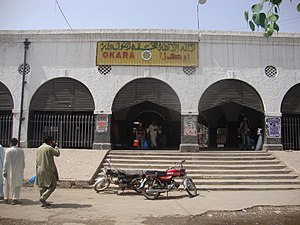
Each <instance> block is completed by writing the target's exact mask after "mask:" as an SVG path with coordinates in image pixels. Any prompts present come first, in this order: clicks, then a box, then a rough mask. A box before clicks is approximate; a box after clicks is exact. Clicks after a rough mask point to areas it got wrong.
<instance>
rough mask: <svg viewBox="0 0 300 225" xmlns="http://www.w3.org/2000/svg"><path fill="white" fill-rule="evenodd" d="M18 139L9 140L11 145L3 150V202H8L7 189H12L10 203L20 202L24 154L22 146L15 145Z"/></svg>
mask: <svg viewBox="0 0 300 225" xmlns="http://www.w3.org/2000/svg"><path fill="white" fill-rule="evenodd" d="M17 144H18V139H16V138H13V139H11V141H10V145H11V147H10V148H8V149H7V150H6V151H5V156H4V164H3V177H4V203H6V204H8V199H9V191H10V190H11V191H12V202H11V204H12V205H17V204H21V202H20V201H19V198H20V191H21V186H22V184H23V178H24V168H25V156H24V151H23V149H22V148H19V147H17Z"/></svg>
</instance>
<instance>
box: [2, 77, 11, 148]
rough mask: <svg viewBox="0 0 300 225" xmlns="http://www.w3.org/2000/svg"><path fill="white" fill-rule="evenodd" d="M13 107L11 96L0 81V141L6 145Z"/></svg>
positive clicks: (9, 136) (9, 134) (9, 133)
mask: <svg viewBox="0 0 300 225" xmlns="http://www.w3.org/2000/svg"><path fill="white" fill-rule="evenodd" d="M13 108H14V104H13V98H12V95H11V93H10V91H9V90H8V88H7V87H6V86H5V85H4V84H3V83H1V82H0V143H1V145H2V146H5V147H8V146H9V142H10V140H11V138H12V125H13V116H12V110H13Z"/></svg>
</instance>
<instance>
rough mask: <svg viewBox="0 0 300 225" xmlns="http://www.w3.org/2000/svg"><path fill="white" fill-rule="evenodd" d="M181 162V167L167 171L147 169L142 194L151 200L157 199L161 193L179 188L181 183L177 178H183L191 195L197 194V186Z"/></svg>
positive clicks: (184, 184)
mask: <svg viewBox="0 0 300 225" xmlns="http://www.w3.org/2000/svg"><path fill="white" fill-rule="evenodd" d="M184 162H185V160H183V161H181V162H180V163H179V167H178V166H177V167H170V168H169V169H167V171H157V170H147V171H144V174H143V180H142V181H141V185H140V187H139V188H140V189H142V194H143V195H144V196H145V197H146V198H147V199H150V200H154V199H157V198H158V196H159V195H160V193H164V192H167V193H168V192H169V191H174V190H178V188H179V186H180V184H179V183H178V182H176V181H175V178H178V177H179V178H182V184H183V188H184V190H186V192H187V193H188V194H189V196H190V197H195V196H196V195H197V188H196V186H195V184H194V182H193V180H192V179H191V178H190V177H188V176H187V174H186V172H185V168H184V167H183V163H184Z"/></svg>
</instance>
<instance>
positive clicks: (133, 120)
mask: <svg viewBox="0 0 300 225" xmlns="http://www.w3.org/2000/svg"><path fill="white" fill-rule="evenodd" d="M0 59H1V60H0V143H1V144H2V145H3V146H8V145H9V140H10V139H11V138H12V137H17V138H19V140H20V144H21V146H22V147H28V148H35V147H38V146H39V145H40V144H41V143H42V142H43V137H44V136H45V135H51V136H53V137H54V138H55V140H56V141H57V142H58V145H59V146H60V147H61V148H78V149H133V148H134V147H133V141H134V139H135V135H134V132H135V130H136V128H137V126H138V124H139V123H142V124H143V126H144V128H145V129H146V133H148V132H147V131H148V127H149V125H150V124H151V123H152V122H153V121H154V120H155V121H156V122H157V124H158V126H159V135H158V143H159V149H178V150H179V151H201V150H206V149H219V150H222V149H230V150H235V149H236V150H239V149H240V148H241V139H240V135H239V132H238V128H239V126H240V122H241V121H242V119H243V118H244V117H247V118H248V120H249V122H250V143H251V148H252V149H254V148H255V147H256V143H257V140H258V137H259V136H260V135H261V136H262V140H263V142H262V146H261V149H264V150H284V149H294V150H297V149H300V63H299V62H300V34H298V33H297V34H294V33H279V34H274V35H273V36H272V37H270V38H264V37H263V36H262V34H261V33H250V32H223V31H198V30H124V29H122V30H35V31H3V30H2V31H0ZM148 142H149V139H148ZM146 147H147V146H146Z"/></svg>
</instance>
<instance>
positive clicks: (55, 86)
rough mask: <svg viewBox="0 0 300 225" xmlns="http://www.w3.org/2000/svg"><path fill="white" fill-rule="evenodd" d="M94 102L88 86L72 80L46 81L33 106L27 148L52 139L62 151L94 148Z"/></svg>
mask: <svg viewBox="0 0 300 225" xmlns="http://www.w3.org/2000/svg"><path fill="white" fill-rule="evenodd" d="M94 109H95V105H94V100H93V97H92V95H91V93H90V91H89V90H88V89H87V87H86V86H85V85H83V84H82V83H80V82H79V81H77V80H74V79H71V78H56V79H53V80H50V81H47V82H46V83H45V84H43V85H42V86H41V87H40V88H39V89H38V90H37V91H36V93H35V94H34V96H33V97H32V100H31V103H30V112H29V126H28V128H29V129H28V139H29V140H28V145H29V147H37V146H39V145H40V144H41V143H42V141H43V137H44V136H45V135H51V136H53V137H54V139H55V140H56V141H57V142H58V144H59V146H60V147H63V148H92V145H93V139H94V130H95V129H94Z"/></svg>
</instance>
